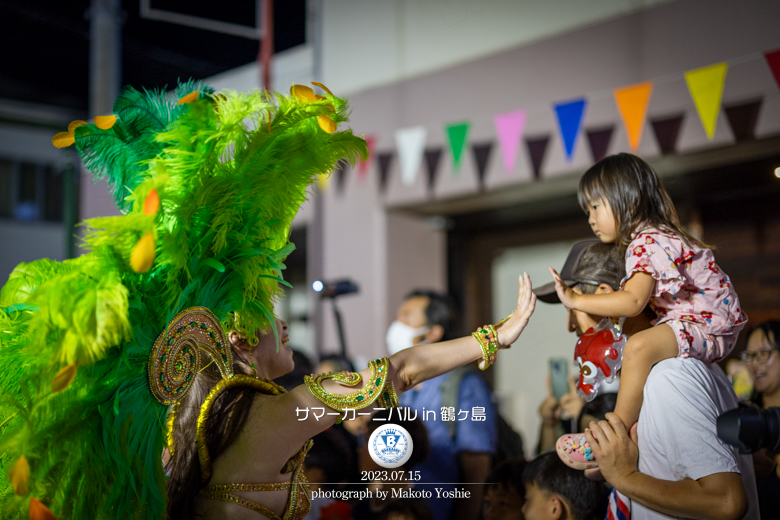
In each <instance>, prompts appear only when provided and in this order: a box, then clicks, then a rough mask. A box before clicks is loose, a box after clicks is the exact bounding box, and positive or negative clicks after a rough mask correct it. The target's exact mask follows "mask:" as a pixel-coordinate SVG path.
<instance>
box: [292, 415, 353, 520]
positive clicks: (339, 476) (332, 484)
mask: <svg viewBox="0 0 780 520" xmlns="http://www.w3.org/2000/svg"><path fill="white" fill-rule="evenodd" d="M312 440H313V441H314V443H313V444H312V447H311V449H310V450H309V453H308V455H307V456H306V459H305V460H304V462H303V473H304V475H305V476H306V480H308V481H309V490H310V491H312V492H317V491H333V490H338V489H343V488H344V486H345V484H346V483H347V482H349V481H350V479H351V478H353V475H352V473H351V471H350V469H351V468H352V466H353V461H354V460H355V459H356V453H355V452H354V450H353V449H352V448H351V447H350V446H349V444H348V443H347V441H346V440H345V439H344V436H343V435H341V434H340V433H339V432H337V431H336V430H334V429H333V427H331V428H329V429H327V430H325V431H324V432H321V433H319V434H317V435H315V436H314V437H313V438H312ZM333 515H335V516H336V517H338V518H339V519H340V520H351V518H352V513H351V507H350V504H349V503H348V502H346V501H344V500H336V499H333V498H324V497H323V498H314V499H312V501H311V509H310V510H309V514H307V515H306V517H305V519H304V520H331V519H332V520H335V519H333Z"/></svg>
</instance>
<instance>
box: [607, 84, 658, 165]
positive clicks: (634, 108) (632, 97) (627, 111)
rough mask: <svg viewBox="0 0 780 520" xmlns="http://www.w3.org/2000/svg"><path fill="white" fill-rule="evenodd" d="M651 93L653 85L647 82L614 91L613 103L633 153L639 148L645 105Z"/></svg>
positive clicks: (645, 112) (645, 110)
mask: <svg viewBox="0 0 780 520" xmlns="http://www.w3.org/2000/svg"><path fill="white" fill-rule="evenodd" d="M652 91H653V83H652V82H649V81H648V82H646V83H638V84H636V85H631V86H629V87H623V88H617V89H615V103H617V107H618V110H619V111H620V116H621V117H622V118H623V124H624V125H626V133H627V134H628V144H629V145H630V146H631V149H632V150H634V151H636V150H637V148H639V142H640V141H641V140H642V128H644V126H645V116H646V115H647V103H648V101H650V93H651V92H652Z"/></svg>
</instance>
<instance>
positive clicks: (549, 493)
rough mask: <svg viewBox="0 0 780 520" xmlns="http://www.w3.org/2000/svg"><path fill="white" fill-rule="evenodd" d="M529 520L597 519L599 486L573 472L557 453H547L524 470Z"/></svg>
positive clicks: (524, 507)
mask: <svg viewBox="0 0 780 520" xmlns="http://www.w3.org/2000/svg"><path fill="white" fill-rule="evenodd" d="M523 483H524V484H525V503H524V504H523V514H524V515H525V519H526V520H594V519H595V518H596V509H597V507H598V502H599V492H600V489H599V488H600V486H601V484H599V483H598V482H594V481H592V480H589V479H587V478H586V477H585V474H584V473H583V472H582V471H578V470H576V469H572V468H570V467H568V466H567V465H566V464H564V463H563V461H561V459H560V458H559V457H558V454H557V453H555V452H548V453H543V454H542V455H539V456H538V457H536V458H535V459H534V460H532V461H531V462H529V463H527V465H526V467H525V470H524V471H523Z"/></svg>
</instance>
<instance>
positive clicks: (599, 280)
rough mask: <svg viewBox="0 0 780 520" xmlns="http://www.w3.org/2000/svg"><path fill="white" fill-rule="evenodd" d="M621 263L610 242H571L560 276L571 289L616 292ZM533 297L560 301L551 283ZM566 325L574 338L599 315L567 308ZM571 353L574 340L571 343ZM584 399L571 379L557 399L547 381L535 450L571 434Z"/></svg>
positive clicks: (622, 264) (548, 301)
mask: <svg viewBox="0 0 780 520" xmlns="http://www.w3.org/2000/svg"><path fill="white" fill-rule="evenodd" d="M624 264H625V262H624V261H623V258H622V257H621V256H620V253H619V251H618V250H617V248H616V247H615V246H614V245H613V244H605V243H603V242H601V240H584V241H582V242H579V243H577V244H575V245H574V246H573V247H572V248H571V251H570V252H569V256H568V257H567V258H566V262H565V263H564V264H563V269H561V271H560V274H561V278H563V280H564V281H565V282H566V284H567V285H569V286H570V287H573V288H574V291H575V292H577V293H581V294H603V293H606V292H613V291H617V290H618V289H619V287H620V280H621V278H622V277H623V271H624V270H625V265H624ZM534 293H536V296H537V297H538V298H539V299H540V300H541V301H543V302H545V303H561V300H560V299H559V298H558V294H557V293H556V292H555V284H554V283H548V284H546V285H542V286H540V287H538V288H536V289H534ZM568 311H569V313H568V322H567V328H568V329H569V332H574V333H575V334H576V335H577V337H579V336H582V333H583V332H586V331H587V330H588V329H590V328H595V327H596V326H597V325H598V323H599V321H601V317H600V316H593V315H590V314H586V313H584V312H581V311H578V310H574V309H569V310H568ZM572 352H574V343H573V342H572ZM583 404H584V401H583V400H582V398H581V397H579V396H578V395H577V391H576V389H575V387H574V380H573V379H572V380H570V383H569V393H567V394H565V395H564V396H563V397H562V398H561V400H560V402H558V401H557V400H556V399H555V397H553V395H552V388H551V387H550V384H549V381H548V387H547V397H546V398H545V400H544V401H542V404H541V405H540V406H539V415H541V417H542V428H541V431H540V433H539V445H538V449H537V451H538V452H539V453H543V452H545V451H547V450H549V449H552V448H554V447H555V442H556V441H557V440H558V437H560V436H561V435H563V434H564V433H572V432H573V431H582V430H574V429H573V427H574V426H575V425H573V424H572V422H573V421H574V420H575V419H576V418H577V416H578V415H579V413H580V410H581V409H582V406H583Z"/></svg>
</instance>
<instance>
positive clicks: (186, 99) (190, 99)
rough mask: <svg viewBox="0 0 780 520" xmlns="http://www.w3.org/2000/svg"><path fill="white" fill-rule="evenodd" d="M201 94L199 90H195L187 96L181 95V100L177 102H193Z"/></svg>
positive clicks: (181, 103)
mask: <svg viewBox="0 0 780 520" xmlns="http://www.w3.org/2000/svg"><path fill="white" fill-rule="evenodd" d="M199 95H200V91H199V90H196V91H195V92H190V93H189V94H187V95H186V96H182V97H180V98H179V100H178V101H177V102H176V104H177V105H184V104H185V103H192V102H193V101H196V100H197V99H198V96H199Z"/></svg>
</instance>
